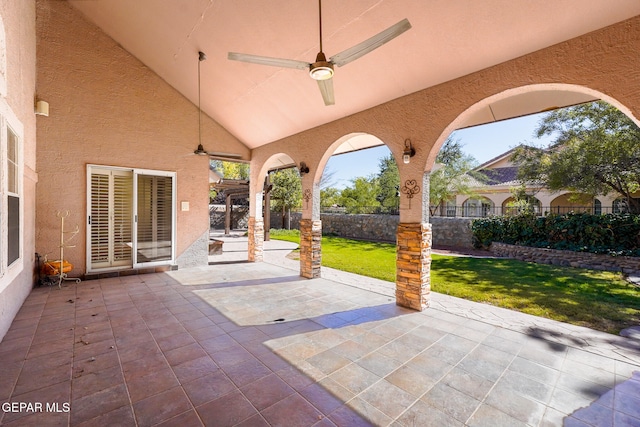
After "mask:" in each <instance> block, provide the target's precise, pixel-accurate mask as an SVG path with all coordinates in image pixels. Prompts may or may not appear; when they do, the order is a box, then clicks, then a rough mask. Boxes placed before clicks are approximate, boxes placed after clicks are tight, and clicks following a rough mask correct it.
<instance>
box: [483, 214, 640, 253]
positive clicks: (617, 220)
mask: <svg viewBox="0 0 640 427" xmlns="http://www.w3.org/2000/svg"><path fill="white" fill-rule="evenodd" d="M471 229H472V231H473V240H474V242H473V244H474V246H475V247H476V248H487V247H489V245H490V244H491V242H502V243H508V244H512V245H522V246H533V247H539V248H551V249H562V250H571V251H578V252H593V253H599V254H610V255H626V256H640V215H631V214H607V215H591V214H586V213H569V214H564V215H553V214H552V215H547V216H543V217H537V216H534V215H532V214H522V215H517V216H496V217H489V218H481V219H477V220H474V221H473V222H472V224H471Z"/></svg>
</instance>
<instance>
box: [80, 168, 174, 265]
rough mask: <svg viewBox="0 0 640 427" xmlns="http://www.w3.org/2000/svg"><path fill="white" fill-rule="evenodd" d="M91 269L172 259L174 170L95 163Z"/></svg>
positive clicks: (91, 182)
mask: <svg viewBox="0 0 640 427" xmlns="http://www.w3.org/2000/svg"><path fill="white" fill-rule="evenodd" d="M87 187H88V188H89V192H88V197H87V205H88V218H87V220H88V228H87V271H88V272H95V271H104V270H110V269H111V270H114V269H122V268H131V267H143V266H153V265H163V264H170V263H173V261H174V258H175V197H174V196H175V173H173V172H162V171H150V170H141V169H125V168H113V167H104V166H95V165H90V166H89V167H88V171H87Z"/></svg>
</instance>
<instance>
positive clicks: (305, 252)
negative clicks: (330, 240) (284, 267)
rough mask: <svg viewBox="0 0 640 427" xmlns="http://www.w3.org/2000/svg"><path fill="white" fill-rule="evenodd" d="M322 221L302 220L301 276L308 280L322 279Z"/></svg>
mask: <svg viewBox="0 0 640 427" xmlns="http://www.w3.org/2000/svg"><path fill="white" fill-rule="evenodd" d="M321 242H322V221H319V220H316V221H314V220H311V219H301V220H300V275H301V276H302V277H306V278H307V279H315V278H318V277H320V265H321V261H322V249H321Z"/></svg>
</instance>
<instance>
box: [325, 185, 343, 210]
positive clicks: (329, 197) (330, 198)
mask: <svg viewBox="0 0 640 427" xmlns="http://www.w3.org/2000/svg"><path fill="white" fill-rule="evenodd" d="M340 193H341V191H340V190H339V189H337V188H335V187H329V188H324V189H320V206H322V207H332V206H337V205H338V204H339V203H340Z"/></svg>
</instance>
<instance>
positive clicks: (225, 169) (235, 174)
mask: <svg viewBox="0 0 640 427" xmlns="http://www.w3.org/2000/svg"><path fill="white" fill-rule="evenodd" d="M211 165H212V166H213V168H214V169H215V170H216V171H218V172H219V173H220V174H222V176H223V177H224V178H225V179H242V180H248V179H249V177H250V174H249V164H248V163H240V162H226V161H223V160H212V161H211Z"/></svg>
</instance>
